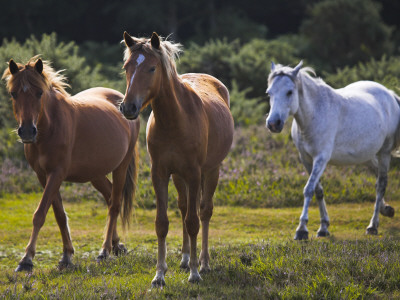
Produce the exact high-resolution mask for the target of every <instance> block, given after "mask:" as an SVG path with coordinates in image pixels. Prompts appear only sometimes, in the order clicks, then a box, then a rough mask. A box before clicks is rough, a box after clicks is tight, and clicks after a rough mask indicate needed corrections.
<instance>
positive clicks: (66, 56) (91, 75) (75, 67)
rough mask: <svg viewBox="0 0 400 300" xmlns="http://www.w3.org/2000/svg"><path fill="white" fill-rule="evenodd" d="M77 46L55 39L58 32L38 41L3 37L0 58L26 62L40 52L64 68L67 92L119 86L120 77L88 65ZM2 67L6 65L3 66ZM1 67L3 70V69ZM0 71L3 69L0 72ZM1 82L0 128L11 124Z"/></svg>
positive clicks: (35, 39) (5, 94) (9, 108)
mask: <svg viewBox="0 0 400 300" xmlns="http://www.w3.org/2000/svg"><path fill="white" fill-rule="evenodd" d="M78 51H79V48H78V46H77V45H76V44H75V43H74V42H69V43H64V42H58V41H57V35H56V34H55V33H52V34H50V35H47V34H43V35H42V38H41V39H40V40H39V39H37V38H36V37H34V36H31V37H30V38H29V39H27V40H26V41H25V42H24V43H23V44H21V43H19V42H17V41H16V40H11V41H8V40H3V43H2V45H1V47H0V61H3V62H8V61H9V60H10V59H11V58H12V59H14V60H15V61H17V62H26V61H28V60H29V59H30V58H31V57H33V56H35V55H38V54H39V55H41V57H42V58H43V59H44V60H47V61H50V62H51V63H52V66H53V67H54V68H55V69H56V70H65V71H64V74H65V75H66V77H67V78H68V83H69V84H70V86H71V88H70V89H69V90H68V92H70V93H72V94H75V93H77V92H80V91H82V90H84V89H87V88H90V87H94V86H106V87H114V86H116V87H121V84H124V82H123V80H122V79H120V78H118V79H117V80H114V81H113V80H108V79H106V78H105V77H104V76H103V75H102V74H101V72H100V71H101V66H96V67H91V66H89V65H88V64H87V63H86V60H85V58H84V57H81V56H79V54H78ZM3 66H4V69H5V68H6V67H7V65H6V64H4V65H3ZM4 69H3V70H4ZM1 72H2V71H1ZM9 98H10V97H9V96H8V93H7V90H6V87H5V85H4V84H1V85H0V128H1V127H5V126H7V127H10V126H14V124H15V122H14V120H13V117H12V112H11V111H12V109H11V101H10V100H9Z"/></svg>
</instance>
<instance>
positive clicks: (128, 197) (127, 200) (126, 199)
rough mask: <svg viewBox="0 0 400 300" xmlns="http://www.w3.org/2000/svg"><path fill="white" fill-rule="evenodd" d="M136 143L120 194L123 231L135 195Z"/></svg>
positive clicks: (137, 151)
mask: <svg viewBox="0 0 400 300" xmlns="http://www.w3.org/2000/svg"><path fill="white" fill-rule="evenodd" d="M138 143H139V141H137V142H136V143H135V148H134V150H133V151H134V154H133V157H132V159H131V161H130V163H129V166H128V170H127V171H126V178H125V184H124V189H123V192H122V206H121V221H122V227H123V228H124V229H125V228H126V227H127V226H126V225H128V227H129V224H130V220H131V216H132V209H133V204H134V201H135V194H136V183H137V177H138V170H139V168H138V164H139V149H138Z"/></svg>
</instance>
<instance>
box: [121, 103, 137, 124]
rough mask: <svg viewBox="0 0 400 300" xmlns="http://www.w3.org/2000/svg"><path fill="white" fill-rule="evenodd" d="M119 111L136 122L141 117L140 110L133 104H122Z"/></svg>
mask: <svg viewBox="0 0 400 300" xmlns="http://www.w3.org/2000/svg"><path fill="white" fill-rule="evenodd" d="M119 110H120V111H121V113H122V114H123V115H124V117H125V118H127V119H128V120H135V119H137V117H138V116H139V113H140V108H138V107H136V105H135V104H133V103H125V102H122V103H121V105H120V106H119Z"/></svg>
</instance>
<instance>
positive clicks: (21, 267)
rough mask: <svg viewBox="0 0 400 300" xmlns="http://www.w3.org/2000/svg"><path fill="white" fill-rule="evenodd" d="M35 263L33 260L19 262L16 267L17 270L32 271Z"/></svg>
mask: <svg viewBox="0 0 400 300" xmlns="http://www.w3.org/2000/svg"><path fill="white" fill-rule="evenodd" d="M32 269H33V263H32V262H21V263H19V264H18V267H16V268H15V272H22V271H25V272H32Z"/></svg>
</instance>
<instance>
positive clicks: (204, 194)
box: [121, 32, 233, 286]
mask: <svg viewBox="0 0 400 300" xmlns="http://www.w3.org/2000/svg"><path fill="white" fill-rule="evenodd" d="M124 40H125V44H126V46H127V49H126V51H125V65H124V69H125V71H126V80H127V89H126V93H125V99H124V102H123V103H122V104H121V111H122V112H123V113H124V115H125V117H126V118H128V119H135V118H137V116H138V115H139V112H140V111H141V109H143V108H144V107H146V106H147V105H148V104H151V107H152V109H153V111H152V113H151V115H150V118H149V121H148V123H147V148H148V151H149V153H150V157H151V163H152V167H151V176H152V181H153V186H154V190H155V193H156V200H157V216H156V220H155V225H156V233H157V237H158V259H157V272H156V275H155V277H154V279H153V281H152V285H153V286H161V285H164V284H165V280H164V276H165V272H166V270H167V264H166V262H165V257H166V236H167V233H168V225H169V221H168V217H167V200H168V181H169V178H170V176H171V175H172V178H173V181H174V184H175V186H176V189H177V191H178V202H179V208H180V210H181V214H182V223H183V246H182V261H181V267H182V268H190V276H189V281H190V282H198V281H200V280H201V277H200V274H199V272H198V270H197V269H198V265H199V262H198V259H197V255H196V243H197V234H198V232H199V228H200V222H199V216H198V210H199V208H200V219H201V223H202V249H201V254H200V264H201V269H200V272H202V271H209V270H210V266H209V259H210V256H209V252H208V228H209V221H210V219H211V215H212V212H213V203H212V197H213V194H214V192H215V189H216V187H217V183H218V177H219V168H220V165H221V162H222V160H223V159H224V158H225V156H226V155H227V153H228V151H229V149H230V147H231V144H232V137H233V119H232V115H231V113H230V110H229V93H228V90H227V89H226V87H225V86H224V85H223V84H222V83H221V82H220V81H219V80H217V79H216V78H214V77H212V76H209V75H206V74H184V75H181V76H180V75H178V74H177V71H176V67H175V59H176V57H177V56H178V54H179V52H180V45H179V44H173V43H171V42H169V41H165V40H163V39H161V38H160V37H159V36H158V35H157V34H156V33H153V35H152V37H151V39H145V38H140V39H138V38H133V37H131V36H130V35H129V34H128V33H126V32H125V33H124ZM189 259H190V260H189Z"/></svg>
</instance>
